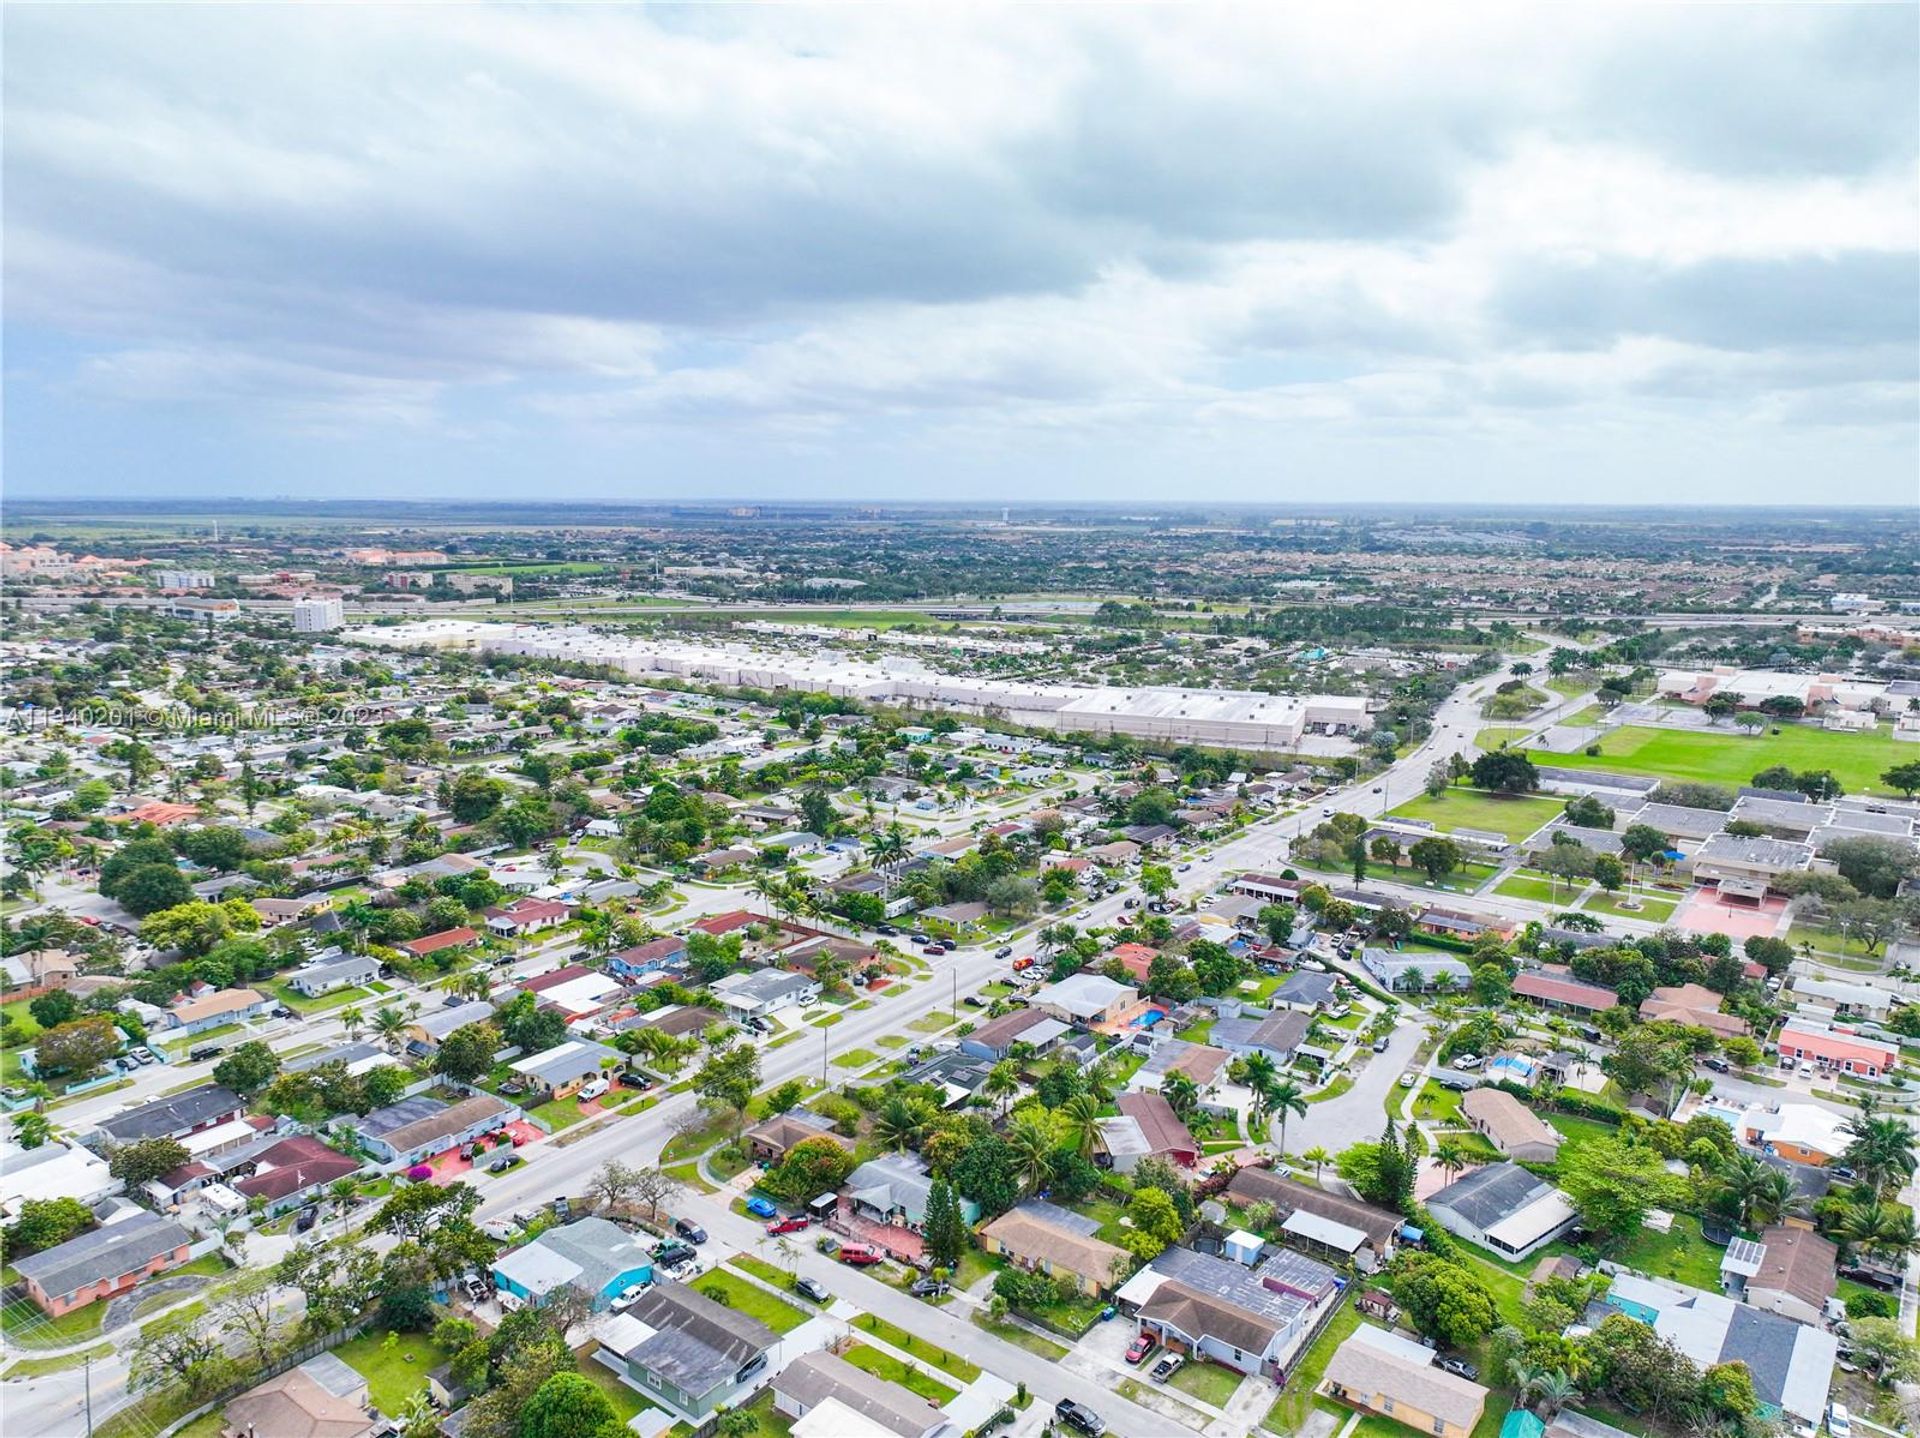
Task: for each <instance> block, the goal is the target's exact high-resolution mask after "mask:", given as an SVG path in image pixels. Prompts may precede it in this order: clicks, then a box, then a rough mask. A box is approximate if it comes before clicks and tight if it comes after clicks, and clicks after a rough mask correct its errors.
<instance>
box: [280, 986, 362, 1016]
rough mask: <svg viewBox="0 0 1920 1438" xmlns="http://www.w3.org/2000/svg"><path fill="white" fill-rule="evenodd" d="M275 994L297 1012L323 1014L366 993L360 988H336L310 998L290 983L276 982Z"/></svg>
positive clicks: (344, 1005)
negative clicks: (328, 992) (330, 991)
mask: <svg viewBox="0 0 1920 1438" xmlns="http://www.w3.org/2000/svg"><path fill="white" fill-rule="evenodd" d="M273 996H274V997H275V998H276V999H278V1000H280V1002H281V1003H283V1004H285V1005H286V1006H287V1007H288V1008H290V1009H292V1010H293V1011H294V1012H295V1013H296V1014H323V1013H326V1012H327V1011H328V1010H329V1009H343V1008H345V1007H346V1006H347V1005H348V1004H350V1003H352V1002H353V1001H354V1000H355V999H364V998H365V997H366V993H365V991H364V990H361V989H358V988H346V989H335V990H334V991H333V992H332V993H330V994H322V995H320V997H318V998H315V999H310V998H308V997H307V996H306V995H305V994H303V993H300V992H299V991H298V990H296V989H295V988H294V987H293V986H292V985H290V984H275V985H274V986H273Z"/></svg>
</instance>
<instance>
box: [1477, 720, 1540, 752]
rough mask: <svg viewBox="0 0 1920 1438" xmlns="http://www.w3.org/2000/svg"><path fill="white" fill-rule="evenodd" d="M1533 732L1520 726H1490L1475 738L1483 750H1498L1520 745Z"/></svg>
mask: <svg viewBox="0 0 1920 1438" xmlns="http://www.w3.org/2000/svg"><path fill="white" fill-rule="evenodd" d="M1532 732H1533V730H1531V729H1528V728H1526V727H1524V726H1523V725H1518V724H1490V725H1488V726H1487V727H1486V728H1484V729H1482V730H1481V731H1480V732H1479V733H1477V734H1475V735H1474V736H1473V742H1474V743H1475V744H1476V745H1477V746H1478V747H1480V748H1482V749H1498V748H1499V747H1500V746H1501V745H1502V744H1518V743H1519V742H1520V741H1521V740H1522V739H1524V738H1526V737H1527V735H1529V734H1531V733H1532Z"/></svg>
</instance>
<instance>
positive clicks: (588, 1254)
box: [493, 1218, 653, 1312]
mask: <svg viewBox="0 0 1920 1438" xmlns="http://www.w3.org/2000/svg"><path fill="white" fill-rule="evenodd" d="M493 1281H494V1286H495V1287H496V1288H498V1289H499V1290H500V1291H501V1292H502V1293H510V1294H512V1295H513V1296H514V1297H515V1298H517V1299H519V1300H520V1301H521V1302H522V1303H529V1304H532V1305H533V1306H534V1307H536V1308H539V1307H543V1306H544V1305H545V1304H546V1303H548V1302H549V1301H550V1300H551V1299H552V1297H553V1295H554V1294H555V1293H556V1292H558V1291H559V1290H560V1289H562V1288H574V1289H578V1290H579V1291H580V1293H582V1294H583V1295H585V1297H586V1299H587V1301H588V1302H589V1303H590V1304H592V1305H593V1308H594V1310H595V1311H596V1312H598V1311H600V1310H602V1309H604V1308H606V1307H607V1306H608V1305H610V1304H611V1303H612V1302H613V1300H614V1299H616V1298H618V1297H619V1296H620V1294H621V1292H622V1291H623V1290H625V1289H627V1288H628V1287H630V1286H632V1285H633V1284H636V1283H650V1282H652V1281H653V1259H652V1257H651V1256H650V1255H649V1254H648V1252H647V1250H646V1249H645V1248H644V1247H643V1246H642V1245H641V1244H640V1241H639V1240H638V1239H636V1238H635V1237H634V1236H633V1235H632V1234H630V1233H628V1232H627V1231H626V1230H625V1229H624V1228H621V1227H620V1226H618V1225H617V1224H613V1223H609V1222H607V1220H606V1219H604V1218H576V1219H575V1220H574V1221H573V1222H572V1223H568V1224H563V1225H562V1226H561V1227H559V1228H549V1229H547V1230H546V1231H545V1232H544V1233H542V1234H541V1235H540V1236H539V1237H538V1238H536V1239H534V1240H533V1241H532V1242H531V1243H527V1244H522V1245H521V1246H520V1247H519V1248H516V1249H514V1250H513V1251H512V1252H510V1253H503V1254H501V1255H500V1256H499V1257H498V1258H496V1259H494V1261H493Z"/></svg>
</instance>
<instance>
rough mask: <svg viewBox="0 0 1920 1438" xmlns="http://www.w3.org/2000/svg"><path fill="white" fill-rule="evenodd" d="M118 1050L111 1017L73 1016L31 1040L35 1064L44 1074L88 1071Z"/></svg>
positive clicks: (91, 1070) (116, 1034) (115, 1032)
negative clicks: (73, 1017) (76, 1017)
mask: <svg viewBox="0 0 1920 1438" xmlns="http://www.w3.org/2000/svg"><path fill="white" fill-rule="evenodd" d="M119 1052H120V1030H119V1029H117V1028H116V1027H114V1023H113V1020H112V1019H109V1018H103V1017H97V1016H96V1017H94V1018H85V1019H75V1020H73V1021H72V1022H71V1023H65V1024H61V1025H60V1027H58V1028H54V1029H48V1030H47V1031H46V1032H45V1033H43V1034H41V1035H40V1037H39V1038H37V1039H35V1040H34V1044H33V1058H34V1066H35V1068H37V1069H38V1070H39V1071H40V1072H41V1073H43V1074H80V1075H85V1074H90V1073H92V1072H93V1071H94V1070H95V1069H97V1068H99V1067H100V1065H102V1064H103V1063H105V1062H106V1061H107V1060H108V1059H110V1058H112V1057H113V1056H114V1055H115V1054H117V1053H119Z"/></svg>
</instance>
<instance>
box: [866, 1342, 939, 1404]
mask: <svg viewBox="0 0 1920 1438" xmlns="http://www.w3.org/2000/svg"><path fill="white" fill-rule="evenodd" d="M840 1356H841V1357H842V1358H844V1359H846V1360H847V1362H849V1363H851V1364H852V1365H853V1366H854V1367H855V1368H861V1369H864V1370H866V1371H867V1372H868V1373H872V1374H874V1375H876V1376H877V1377H880V1378H884V1379H886V1380H887V1381H888V1382H889V1383H898V1384H899V1385H900V1386H901V1387H902V1388H906V1389H909V1390H911V1391H912V1392H915V1393H918V1394H919V1395H920V1396H921V1397H922V1398H925V1399H927V1400H928V1401H929V1402H932V1403H938V1404H946V1403H951V1402H952V1401H953V1400H954V1399H955V1398H957V1397H959V1396H960V1390H959V1389H957V1388H949V1387H947V1385H946V1384H944V1383H942V1382H940V1380H939V1379H937V1378H935V1377H933V1376H932V1375H931V1374H928V1373H923V1372H921V1371H920V1370H919V1369H918V1368H916V1367H914V1366H913V1365H912V1364H911V1363H908V1362H906V1361H905V1360H903V1359H899V1358H895V1357H894V1356H893V1355H892V1354H891V1353H882V1352H881V1351H880V1350H879V1349H878V1348H869V1347H868V1346H867V1345H866V1344H864V1343H856V1344H854V1345H853V1346H852V1347H851V1348H849V1349H848V1350H847V1351H846V1352H845V1353H842V1354H841V1355H840Z"/></svg>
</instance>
